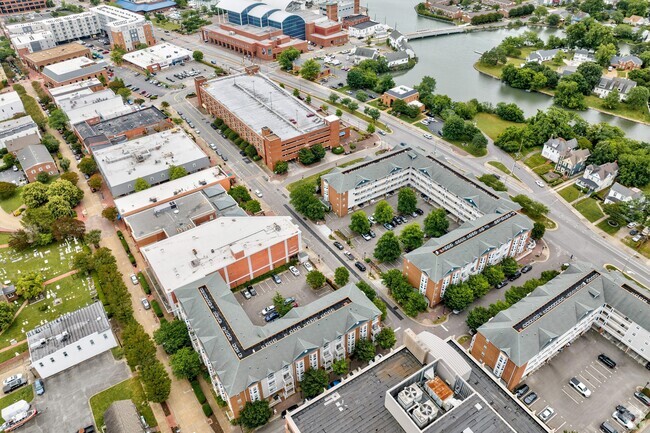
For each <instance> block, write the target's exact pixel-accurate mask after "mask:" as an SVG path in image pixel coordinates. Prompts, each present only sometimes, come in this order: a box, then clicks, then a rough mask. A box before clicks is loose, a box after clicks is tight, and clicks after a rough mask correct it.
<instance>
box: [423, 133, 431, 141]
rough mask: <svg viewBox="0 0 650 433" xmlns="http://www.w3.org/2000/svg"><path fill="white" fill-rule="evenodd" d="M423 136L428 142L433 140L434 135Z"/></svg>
mask: <svg viewBox="0 0 650 433" xmlns="http://www.w3.org/2000/svg"><path fill="white" fill-rule="evenodd" d="M422 136H423V137H424V138H426V139H427V140H431V139H432V138H433V135H431V134H422Z"/></svg>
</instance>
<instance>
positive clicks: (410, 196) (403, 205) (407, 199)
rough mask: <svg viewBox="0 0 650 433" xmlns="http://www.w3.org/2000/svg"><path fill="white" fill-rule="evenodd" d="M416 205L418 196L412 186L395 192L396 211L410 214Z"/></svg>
mask: <svg viewBox="0 0 650 433" xmlns="http://www.w3.org/2000/svg"><path fill="white" fill-rule="evenodd" d="M417 207H418V198H417V195H416V194H415V190H414V189H412V188H408V187H405V188H402V189H400V190H399V192H398V193H397V211H398V212H399V213H402V214H406V215H410V214H412V213H413V212H415V209H416V208H417Z"/></svg>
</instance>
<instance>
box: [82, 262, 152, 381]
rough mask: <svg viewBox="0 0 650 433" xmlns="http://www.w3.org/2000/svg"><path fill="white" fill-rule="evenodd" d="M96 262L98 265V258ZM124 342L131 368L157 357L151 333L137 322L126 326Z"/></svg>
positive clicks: (123, 333) (125, 352)
mask: <svg viewBox="0 0 650 433" xmlns="http://www.w3.org/2000/svg"><path fill="white" fill-rule="evenodd" d="M95 254H97V253H95ZM95 263H96V266H97V260H95ZM122 343H123V345H124V356H125V358H126V362H127V364H128V365H129V367H131V368H136V367H139V366H140V367H141V366H144V365H146V364H149V363H150V362H151V360H153V359H156V347H155V346H154V345H153V342H152V341H151V338H149V334H147V333H146V332H145V330H144V328H143V327H142V325H140V324H139V323H137V322H132V323H129V324H127V325H126V326H125V327H124V329H123V331H122Z"/></svg>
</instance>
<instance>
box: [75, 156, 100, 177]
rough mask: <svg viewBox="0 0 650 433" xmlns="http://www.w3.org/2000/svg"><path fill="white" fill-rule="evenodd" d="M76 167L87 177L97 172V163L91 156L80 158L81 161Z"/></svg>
mask: <svg viewBox="0 0 650 433" xmlns="http://www.w3.org/2000/svg"><path fill="white" fill-rule="evenodd" d="M77 167H78V168H79V171H80V172H82V173H83V174H87V175H88V176H92V175H93V174H95V173H96V172H97V163H96V162H95V160H94V159H93V158H92V156H84V157H83V158H81V161H79V164H78V165H77Z"/></svg>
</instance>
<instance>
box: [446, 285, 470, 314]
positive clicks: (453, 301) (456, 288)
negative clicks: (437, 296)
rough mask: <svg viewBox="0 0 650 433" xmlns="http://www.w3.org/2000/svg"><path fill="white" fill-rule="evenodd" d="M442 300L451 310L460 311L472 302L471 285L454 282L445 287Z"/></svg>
mask: <svg viewBox="0 0 650 433" xmlns="http://www.w3.org/2000/svg"><path fill="white" fill-rule="evenodd" d="M443 301H444V302H445V305H446V306H447V307H449V308H451V309H452V310H455V311H462V310H464V309H465V308H467V306H468V305H469V304H471V303H472V302H474V292H472V289H471V287H469V286H468V285H467V284H465V283H460V284H454V285H451V286H449V287H447V290H445V294H444V295H443Z"/></svg>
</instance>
